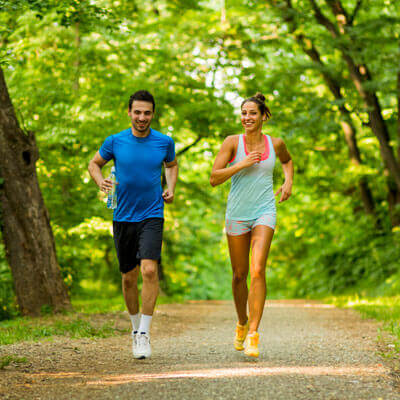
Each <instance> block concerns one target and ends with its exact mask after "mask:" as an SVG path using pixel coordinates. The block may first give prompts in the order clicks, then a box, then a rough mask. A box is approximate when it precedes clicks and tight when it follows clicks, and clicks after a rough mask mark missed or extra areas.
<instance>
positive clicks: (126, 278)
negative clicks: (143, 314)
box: [122, 266, 139, 328]
mask: <svg viewBox="0 0 400 400" xmlns="http://www.w3.org/2000/svg"><path fill="white" fill-rule="evenodd" d="M138 276H139V268H138V266H136V267H135V268H134V269H132V270H131V271H129V272H126V273H123V274H122V292H123V294H124V299H125V304H126V307H127V309H128V312H129V314H130V315H136V314H137V313H138V312H139V292H138V288H137V281H138ZM136 328H138V327H136Z"/></svg>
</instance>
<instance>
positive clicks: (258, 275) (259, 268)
mask: <svg viewBox="0 0 400 400" xmlns="http://www.w3.org/2000/svg"><path fill="white" fill-rule="evenodd" d="M250 277H251V279H263V280H265V265H261V264H254V265H252V266H251V268H250Z"/></svg>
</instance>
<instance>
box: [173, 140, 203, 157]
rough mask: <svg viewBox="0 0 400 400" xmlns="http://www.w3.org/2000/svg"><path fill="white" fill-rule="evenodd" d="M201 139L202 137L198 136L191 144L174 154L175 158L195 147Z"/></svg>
mask: <svg viewBox="0 0 400 400" xmlns="http://www.w3.org/2000/svg"><path fill="white" fill-rule="evenodd" d="M201 139H203V137H202V136H198V137H197V139H196V140H195V141H194V142H193V143H191V144H189V145H187V146H186V147H184V148H183V149H182V150H179V151H178V152H177V153H176V155H177V156H181V155H182V154H184V153H186V152H187V151H188V150H189V149H190V148H192V147H193V146H196V144H197V143H199V142H200V140H201Z"/></svg>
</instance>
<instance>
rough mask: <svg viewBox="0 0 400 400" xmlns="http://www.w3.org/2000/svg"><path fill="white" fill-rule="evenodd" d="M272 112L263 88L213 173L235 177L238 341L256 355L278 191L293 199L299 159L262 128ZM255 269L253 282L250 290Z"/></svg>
mask: <svg viewBox="0 0 400 400" xmlns="http://www.w3.org/2000/svg"><path fill="white" fill-rule="evenodd" d="M270 117H271V112H270V110H269V108H268V107H267V106H266V104H265V97H264V96H263V95H262V94H261V93H257V94H256V95H255V96H253V97H250V98H248V99H246V100H244V101H243V103H242V105H241V122H242V126H243V128H244V133H243V134H240V135H232V136H228V137H227V138H226V139H225V140H224V142H223V143H222V146H221V149H220V151H219V153H218V155H217V157H216V159H215V162H214V166H213V169H212V173H211V178H210V183H211V185H212V186H216V185H220V184H221V183H224V182H225V181H227V180H228V179H229V178H232V179H231V190H230V193H229V196H228V204H227V208H226V225H225V229H226V234H227V238H228V246H229V254H230V258H231V264H232V271H233V278H232V291H233V298H234V301H235V307H236V312H237V316H238V323H237V325H236V334H235V339H234V346H235V349H236V350H244V353H245V354H246V355H247V356H251V357H258V355H259V350H258V342H259V334H258V332H257V330H258V327H259V324H260V321H261V317H262V314H263V310H264V304H265V297H266V291H267V287H266V281H265V267H266V263H267V258H268V252H269V249H270V246H271V241H272V237H273V235H274V230H275V224H276V207H275V196H277V195H279V194H280V199H279V203H281V202H283V201H285V200H287V199H288V198H289V197H290V195H291V192H292V183H293V162H292V159H291V157H290V154H289V152H288V150H287V148H286V145H285V143H284V141H283V140H282V139H280V138H274V137H271V136H269V135H264V134H263V133H262V126H263V123H264V122H267V121H268V120H269V118H270ZM276 158H279V160H280V162H281V163H282V167H283V172H284V174H285V182H284V183H283V185H282V186H281V187H280V188H279V189H278V191H277V192H276V193H275V196H274V192H273V170H274V166H275V160H276ZM250 253H251V257H250V260H251V262H250V265H249V256H250ZM249 270H250V278H251V281H250V288H249V289H248V287H247V275H248V273H249ZM247 305H248V310H249V316H248V315H247Z"/></svg>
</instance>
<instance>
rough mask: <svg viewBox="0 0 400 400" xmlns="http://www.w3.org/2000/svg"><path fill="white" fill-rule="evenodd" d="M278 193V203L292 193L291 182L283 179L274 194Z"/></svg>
mask: <svg viewBox="0 0 400 400" xmlns="http://www.w3.org/2000/svg"><path fill="white" fill-rule="evenodd" d="M279 193H281V198H280V199H279V203H282V202H283V201H286V200H287V199H288V198H289V197H290V196H291V194H292V182H291V181H286V180H285V182H284V183H283V185H282V186H281V187H280V188H279V189H278V190H277V192H276V193H275V196H278V195H279Z"/></svg>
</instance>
